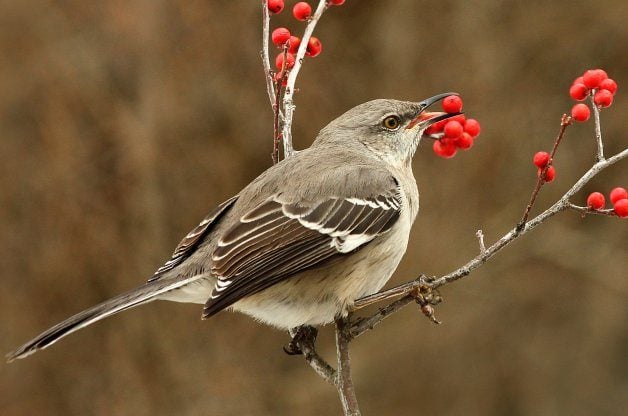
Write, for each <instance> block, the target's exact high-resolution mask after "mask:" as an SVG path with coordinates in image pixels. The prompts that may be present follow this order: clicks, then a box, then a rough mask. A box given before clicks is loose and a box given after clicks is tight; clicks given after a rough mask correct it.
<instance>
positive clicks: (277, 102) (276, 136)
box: [272, 43, 288, 165]
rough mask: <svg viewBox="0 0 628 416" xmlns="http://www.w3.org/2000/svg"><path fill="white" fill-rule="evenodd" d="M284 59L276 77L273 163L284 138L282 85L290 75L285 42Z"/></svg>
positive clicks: (276, 160) (277, 156)
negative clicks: (281, 117) (280, 125)
mask: <svg viewBox="0 0 628 416" xmlns="http://www.w3.org/2000/svg"><path fill="white" fill-rule="evenodd" d="M282 55H283V60H282V62H281V71H279V76H278V77H277V78H276V79H275V91H276V95H275V103H274V104H273V153H272V159H273V165H276V164H277V162H279V143H280V142H281V139H282V133H281V131H280V130H279V123H280V121H279V115H280V113H281V111H280V110H281V108H280V105H281V87H282V85H283V84H284V82H285V81H286V77H287V76H288V75H287V74H288V68H287V65H288V59H287V56H288V44H287V43H286V44H284V46H283V52H282Z"/></svg>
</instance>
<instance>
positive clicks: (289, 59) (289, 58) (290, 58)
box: [275, 53, 294, 71]
mask: <svg viewBox="0 0 628 416" xmlns="http://www.w3.org/2000/svg"><path fill="white" fill-rule="evenodd" d="M275 66H276V67H277V69H278V70H279V71H281V69H282V68H283V53H280V54H279V55H277V57H276V58H275ZM293 66H294V55H292V54H291V53H287V54H286V68H288V69H289V68H292V67H293Z"/></svg>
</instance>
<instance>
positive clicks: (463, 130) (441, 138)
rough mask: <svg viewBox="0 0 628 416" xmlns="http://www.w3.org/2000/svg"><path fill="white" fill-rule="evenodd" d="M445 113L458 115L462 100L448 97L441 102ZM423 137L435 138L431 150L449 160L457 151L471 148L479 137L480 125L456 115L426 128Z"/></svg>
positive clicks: (456, 97)
mask: <svg viewBox="0 0 628 416" xmlns="http://www.w3.org/2000/svg"><path fill="white" fill-rule="evenodd" d="M442 106H443V110H444V111H445V112H446V113H450V114H451V113H459V112H460V111H461V110H462V98H460V97H459V96H457V95H450V96H449V97H446V98H445V99H444V100H443V101H442ZM424 134H425V135H427V136H430V137H433V138H436V139H437V140H435V141H434V145H433V147H432V149H433V150H434V153H436V154H437V155H438V156H440V157H442V158H445V159H449V158H452V157H454V156H455V155H456V152H457V151H458V149H462V150H467V149H469V148H471V146H473V142H474V140H475V138H476V137H478V136H479V135H480V123H479V122H478V121H477V120H476V119H473V118H469V119H468V118H466V117H465V116H464V114H458V115H456V116H453V117H450V118H448V119H446V120H442V121H439V122H436V123H434V124H432V125H431V126H430V127H428V128H427V129H426V130H425V132H424Z"/></svg>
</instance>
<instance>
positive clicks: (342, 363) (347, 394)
mask: <svg viewBox="0 0 628 416" xmlns="http://www.w3.org/2000/svg"><path fill="white" fill-rule="evenodd" d="M350 317H351V315H349V316H347V317H346V318H337V319H336V355H337V357H338V373H337V375H338V376H337V384H336V386H337V389H338V394H339V395H340V401H341V403H342V410H343V411H344V414H345V415H346V416H359V415H360V414H361V413H360V409H359V407H358V399H357V397H356V396H355V388H354V387H353V379H352V378H351V359H350V358H349V341H351V338H350V337H348V336H347V328H349V327H350V324H351V323H350Z"/></svg>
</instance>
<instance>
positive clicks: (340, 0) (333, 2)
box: [328, 0, 345, 6]
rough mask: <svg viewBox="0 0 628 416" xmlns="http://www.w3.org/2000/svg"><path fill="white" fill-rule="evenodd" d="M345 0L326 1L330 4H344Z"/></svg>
mask: <svg viewBox="0 0 628 416" xmlns="http://www.w3.org/2000/svg"><path fill="white" fill-rule="evenodd" d="M344 2H345V0H329V1H328V3H329V4H331V5H332V6H340V5H342V4H344Z"/></svg>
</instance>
